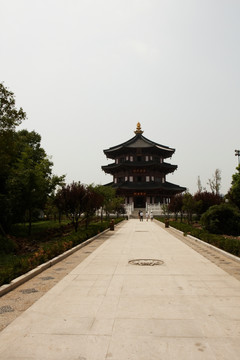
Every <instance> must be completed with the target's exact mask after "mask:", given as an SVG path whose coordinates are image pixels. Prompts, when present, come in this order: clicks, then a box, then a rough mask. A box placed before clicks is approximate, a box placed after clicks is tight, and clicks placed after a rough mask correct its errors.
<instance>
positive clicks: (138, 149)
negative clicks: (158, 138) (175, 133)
mask: <svg viewBox="0 0 240 360" xmlns="http://www.w3.org/2000/svg"><path fill="white" fill-rule="evenodd" d="M174 152H175V149H173V148H170V147H168V146H164V145H161V144H158V143H156V142H154V141H152V140H149V139H147V138H146V137H144V136H143V131H142V130H141V125H140V123H138V124H137V129H136V131H135V136H134V137H133V138H131V139H130V140H128V141H126V142H123V143H122V144H119V145H116V146H113V147H110V148H109V149H107V150H104V154H105V155H106V156H107V158H109V159H113V160H115V162H114V163H111V164H109V165H105V166H102V170H103V171H105V173H107V174H111V175H113V182H112V183H111V184H109V185H112V186H113V187H115V188H117V189H118V190H120V189H121V190H131V189H132V190H134V189H135V190H137V191H139V190H140V189H141V190H142V191H144V192H145V193H146V192H147V191H148V190H151V189H152V190H154V191H155V193H156V190H158V192H159V194H160V193H161V194H162V195H163V193H165V192H166V191H167V194H168V196H172V195H174V194H177V193H180V192H183V191H185V190H186V189H185V188H184V187H180V186H178V185H175V184H172V183H169V182H166V175H167V174H169V173H172V172H174V171H175V170H176V169H177V165H172V164H169V163H167V162H165V161H164V160H165V159H167V158H171V157H172V155H173V154H174Z"/></svg>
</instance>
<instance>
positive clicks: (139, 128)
mask: <svg viewBox="0 0 240 360" xmlns="http://www.w3.org/2000/svg"><path fill="white" fill-rule="evenodd" d="M134 132H135V134H142V133H143V131H142V129H141V124H140V122H138V123H137V128H136V130H135V131H134Z"/></svg>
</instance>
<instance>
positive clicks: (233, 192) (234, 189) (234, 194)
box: [227, 165, 240, 209]
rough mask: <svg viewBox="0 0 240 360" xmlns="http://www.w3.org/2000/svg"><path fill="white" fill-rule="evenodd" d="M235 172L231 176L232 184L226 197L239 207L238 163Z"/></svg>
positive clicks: (239, 172) (239, 169) (239, 166)
mask: <svg viewBox="0 0 240 360" xmlns="http://www.w3.org/2000/svg"><path fill="white" fill-rule="evenodd" d="M236 170H237V172H236V173H235V174H233V176H232V186H231V188H230V190H229V192H228V194H227V198H228V199H229V200H230V201H231V202H232V203H233V204H235V205H237V207H238V208H239V209H240V165H238V167H237V168H236Z"/></svg>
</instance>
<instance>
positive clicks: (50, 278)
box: [41, 276, 54, 281]
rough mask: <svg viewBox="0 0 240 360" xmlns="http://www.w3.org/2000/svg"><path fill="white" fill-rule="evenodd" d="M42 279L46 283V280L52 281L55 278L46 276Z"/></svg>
mask: <svg viewBox="0 0 240 360" xmlns="http://www.w3.org/2000/svg"><path fill="white" fill-rule="evenodd" d="M41 279H42V280H44V281H46V280H52V279H54V277H52V276H44V277H42V278H41Z"/></svg>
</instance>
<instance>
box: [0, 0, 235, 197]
mask: <svg viewBox="0 0 240 360" xmlns="http://www.w3.org/2000/svg"><path fill="white" fill-rule="evenodd" d="M0 9H1V12H0V82H4V85H5V86H6V87H8V88H9V90H11V91H13V92H14V94H15V96H16V102H17V106H18V107H19V106H21V107H22V108H23V109H24V111H26V113H27V116H28V120H26V121H24V123H23V125H22V128H27V129H28V130H29V131H31V130H35V131H37V132H38V133H39V134H40V135H41V136H42V146H43V147H44V149H45V151H46V152H47V154H48V155H51V156H52V161H53V162H54V168H53V172H54V173H55V174H57V175H62V174H67V177H66V179H67V182H72V181H73V180H75V181H78V180H79V181H81V182H83V183H87V184H90V183H95V184H104V183H107V182H110V181H111V180H112V177H111V176H110V175H105V173H104V172H103V171H102V170H101V165H107V164H108V163H109V161H108V160H107V159H106V158H105V156H104V154H103V149H107V148H109V147H111V146H114V145H117V144H119V143H122V142H124V141H126V140H128V139H130V138H131V137H133V136H134V135H135V134H134V132H133V131H134V130H135V129H136V124H137V122H138V121H140V123H141V125H142V129H143V130H144V134H143V135H144V136H146V137H147V138H149V139H151V140H153V141H156V142H158V143H160V144H163V145H166V146H170V147H173V148H175V149H176V153H175V154H174V156H173V158H172V159H171V160H170V161H169V162H171V163H172V164H176V165H178V170H177V171H175V173H174V174H173V175H172V174H170V175H168V177H167V180H168V181H170V182H173V183H175V184H178V185H181V186H185V187H187V188H188V189H189V190H190V192H192V193H194V192H196V191H197V177H198V175H199V176H200V178H201V181H202V185H203V186H206V187H207V181H208V179H209V178H211V177H212V175H213V173H214V171H215V169H217V168H219V169H220V170H221V172H222V187H221V191H222V193H226V192H227V191H228V189H229V187H230V185H231V180H232V174H233V173H235V171H236V170H235V168H236V166H237V157H235V156H234V150H235V149H239V148H240V138H239V128H240V122H239V119H240V101H239V95H240V71H239V67H240V1H239V0H0ZM208 189H209V188H208Z"/></svg>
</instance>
